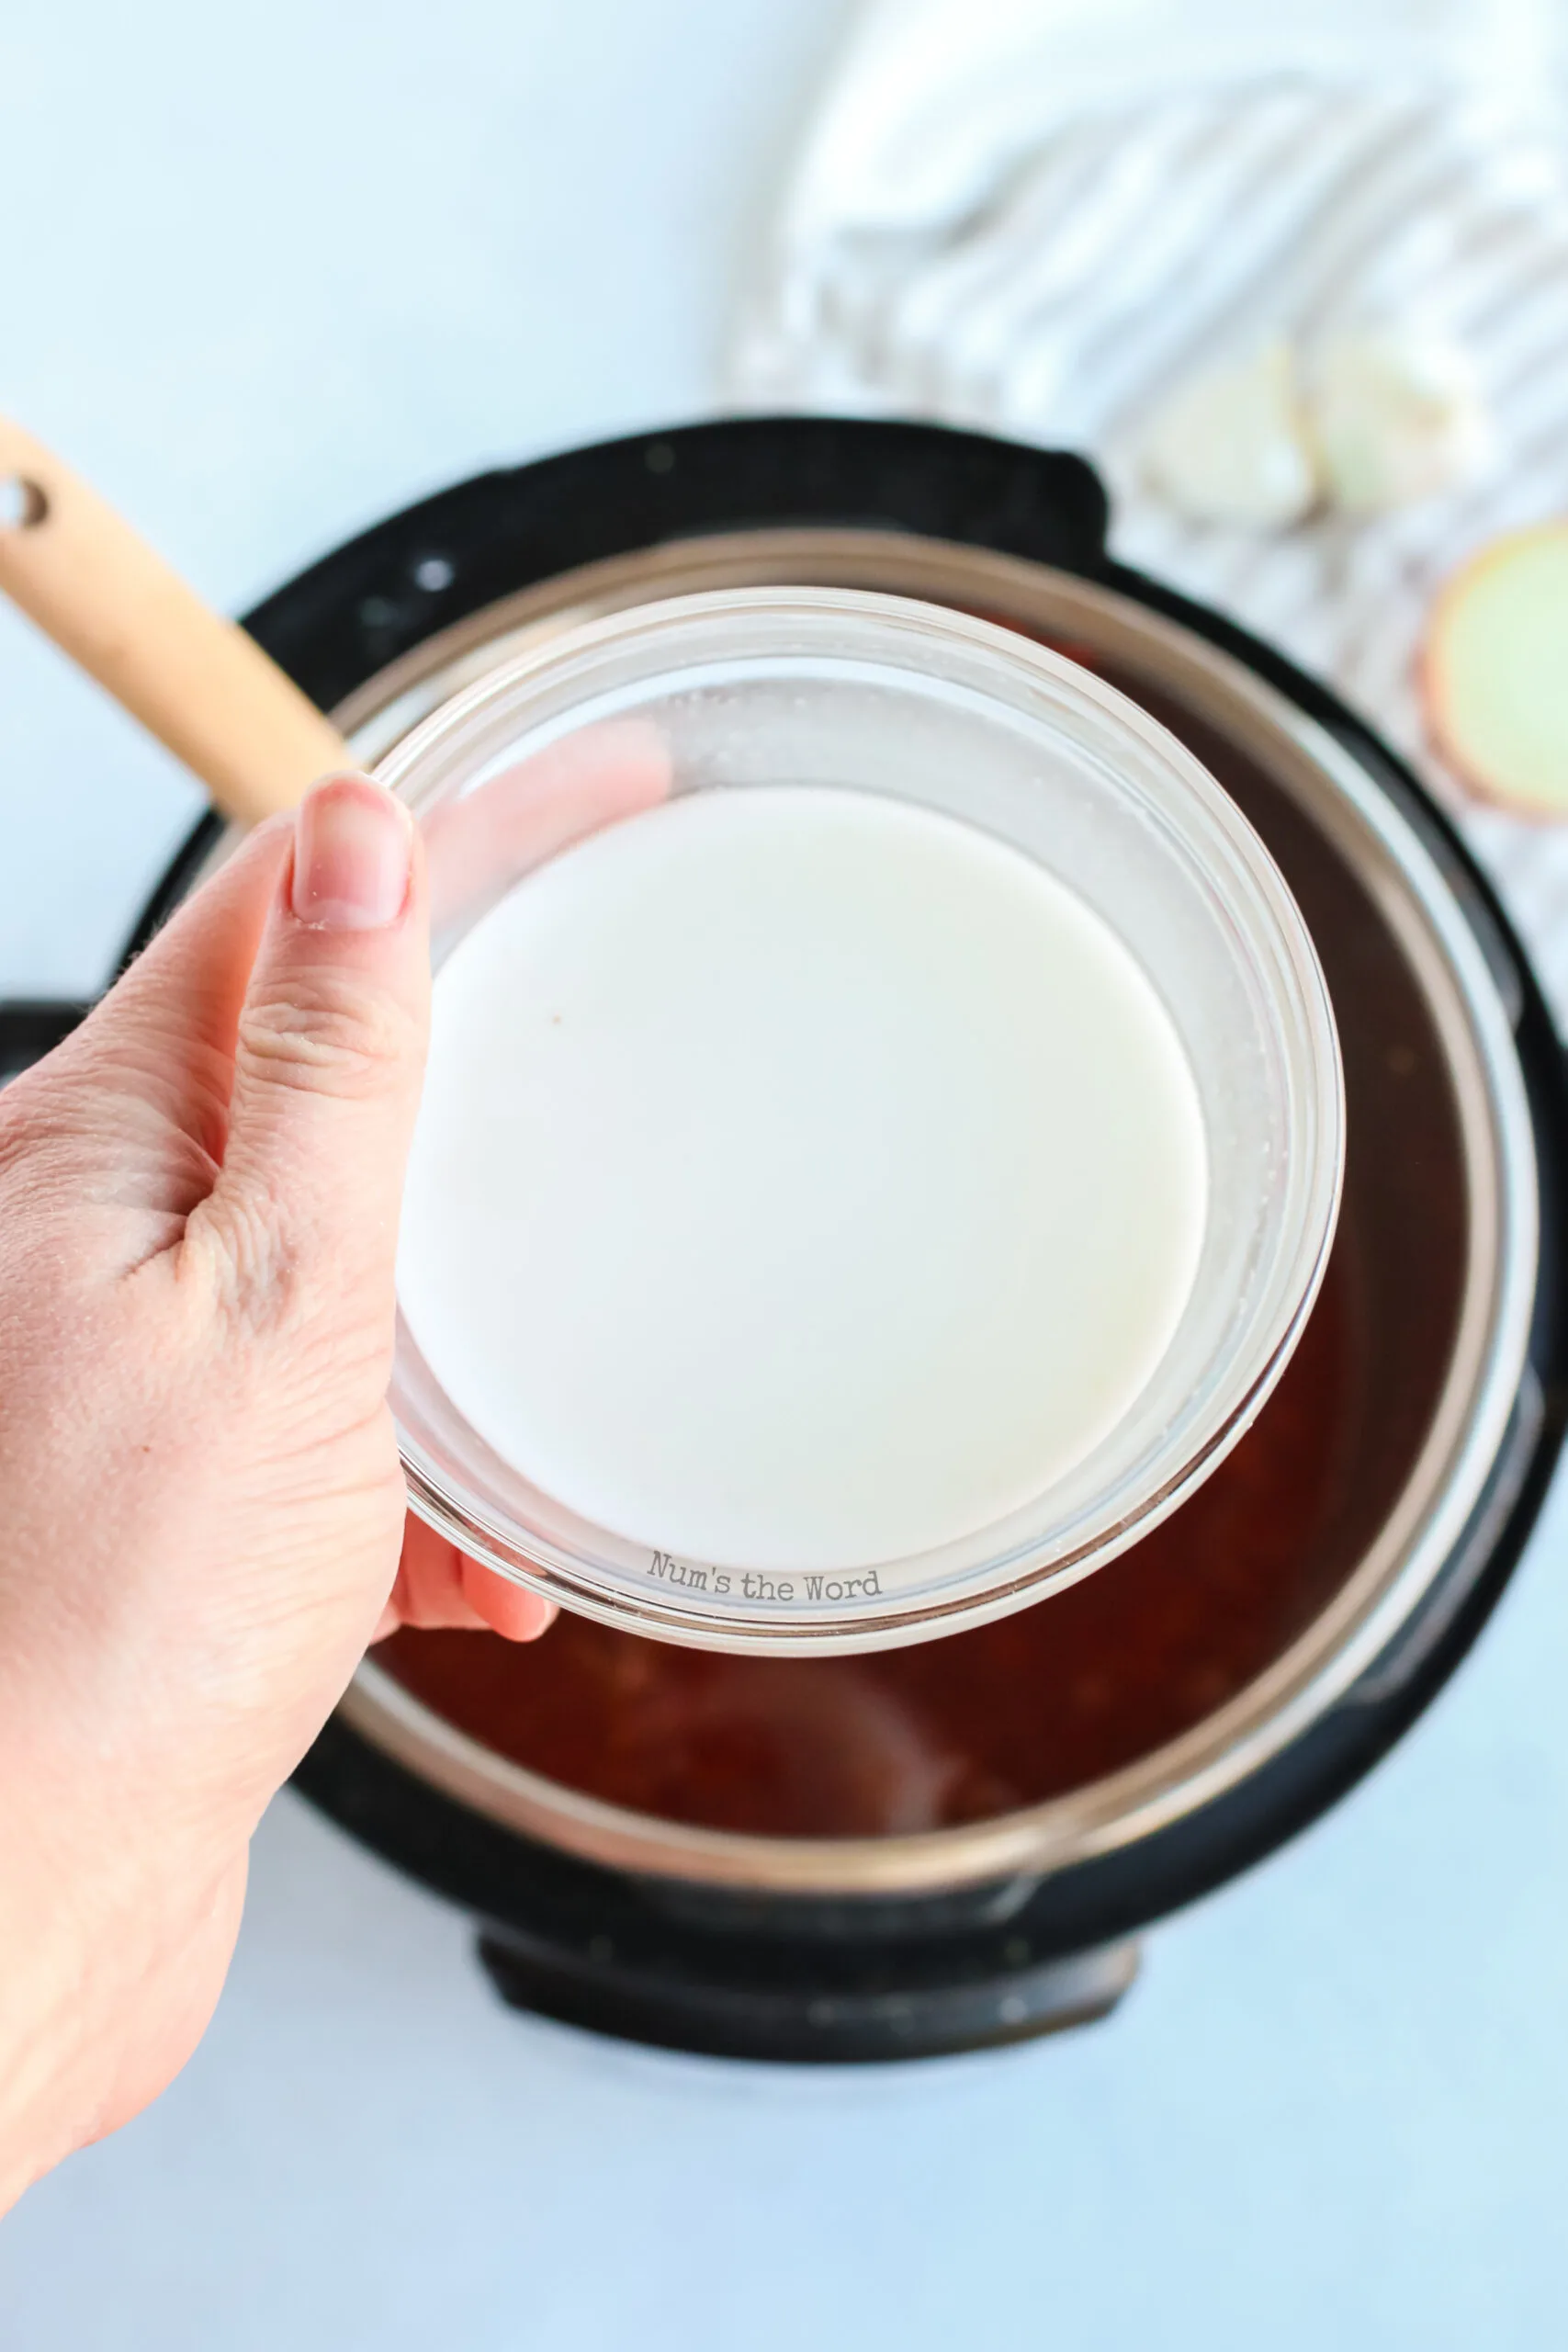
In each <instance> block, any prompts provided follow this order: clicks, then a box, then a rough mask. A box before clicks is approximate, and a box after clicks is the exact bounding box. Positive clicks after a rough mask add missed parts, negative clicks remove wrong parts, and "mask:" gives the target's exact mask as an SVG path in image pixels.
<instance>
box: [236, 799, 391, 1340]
mask: <svg viewBox="0 0 1568 2352" xmlns="http://www.w3.org/2000/svg"><path fill="white" fill-rule="evenodd" d="M429 998H430V960H429V948H428V942H427V927H426V915H425V888H424V866H423V855H422V853H421V847H420V841H419V835H418V832H417V831H416V829H415V827H414V824H413V822H412V819H411V818H410V816H409V814H408V812H407V810H406V809H403V807H402V806H401V804H400V802H398V801H397V800H394V799H393V798H392V797H391V795H390V794H389V793H388V792H385V791H384V790H383V789H382V788H381V786H379V785H377V784H372V783H371V782H370V780H369V778H368V777H366V776H355V775H344V776H334V777H333V778H331V779H329V780H328V781H327V782H326V783H324V784H319V785H317V786H315V787H314V788H313V790H312V791H311V792H310V794H309V796H308V797H307V798H306V799H305V801H304V802H303V803H302V804H301V806H300V809H299V812H298V815H297V817H296V819H295V831H294V844H293V855H292V857H291V858H288V859H286V860H285V861H284V863H283V866H282V870H281V873H280V876H279V879H278V883H277V887H276V892H275V895H274V898H273V902H272V905H271V908H270V910H269V912H268V915H267V919H266V922H265V926H264V928H263V931H262V935H261V941H260V944H259V946H258V948H257V951H256V956H255V961H254V966H253V967H252V971H251V977H250V983H249V986H248V988H247V989H246V991H245V997H244V1001H243V1006H242V1009H241V1012H240V1016H239V1023H238V1029H237V1033H236V1037H235V1048H234V1078H233V1091H232V1094H231V1101H230V1108H229V1129H228V1136H227V1139H226V1143H225V1147H224V1152H223V1164H222V1168H221V1170H220V1174H219V1177H218V1181H217V1182H216V1184H215V1185H214V1187H213V1191H212V1194H211V1198H210V1201H209V1203H208V1204H206V1215H205V1218H204V1220H203V1221H204V1222H205V1223H207V1224H208V1225H209V1228H210V1232H211V1234H212V1236H214V1237H215V1238H218V1239H219V1240H220V1242H221V1243H222V1244H223V1246H224V1247H225V1250H226V1253H227V1254H228V1255H229V1257H230V1259H231V1272H232V1274H233V1276H234V1277H235V1279H236V1281H237V1283H238V1285H239V1287H240V1289H241V1291H242V1293H243V1294H247V1295H249V1296H250V1299H251V1302H252V1303H253V1304H254V1305H257V1306H263V1305H266V1304H270V1305H272V1306H279V1305H283V1304H285V1303H286V1301H285V1300H284V1299H279V1298H273V1297H271V1296H270V1294H272V1293H274V1292H276V1291H279V1290H281V1291H282V1292H283V1293H285V1294H290V1295H291V1294H292V1293H293V1291H294V1289H295V1286H296V1283H297V1282H299V1283H309V1284H310V1285H311V1286H312V1288H313V1289H314V1288H317V1287H325V1288H327V1289H328V1290H330V1292H331V1293H332V1294H333V1295H337V1296H339V1297H341V1296H342V1295H344V1293H345V1292H348V1293H350V1294H352V1293H353V1292H355V1290H357V1289H358V1288H359V1286H360V1285H361V1284H363V1283H369V1284H370V1286H371V1288H370V1293H369V1295H371V1296H375V1295H377V1294H378V1292H379V1291H380V1290H381V1289H382V1288H383V1287H385V1289H386V1290H387V1293H388V1297H389V1295H390V1283H391V1276H392V1267H393V1262H394V1255H395V1250H396V1242H397V1227H398V1210H399V1204H400V1197H401V1191H402V1181H403V1165H404V1161H405V1159H406V1157H407V1153H408V1146H409V1138H410V1136H411V1134H412V1128H413V1120H414V1114H415V1111H416V1109H417V1107H418V1102H419V1089H420V1081H421V1078H422V1076H423V1068H424V1049H425V1036H426V1030H427V1026H428V1016H429ZM327 1277H330V1282H328V1281H326V1280H325V1278H327Z"/></svg>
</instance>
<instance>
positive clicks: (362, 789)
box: [291, 775, 413, 931]
mask: <svg viewBox="0 0 1568 2352" xmlns="http://www.w3.org/2000/svg"><path fill="white" fill-rule="evenodd" d="M412 849H413V827H412V821H411V820H410V818H409V815H408V811H407V810H406V809H404V808H403V806H402V804H401V802H400V801H397V800H394V799H393V797H392V796H391V794H390V793H389V792H386V791H383V789H382V787H381V786H379V785H378V784H372V783H371V781H370V779H369V777H368V776H363V775H339V776H333V777H332V778H331V779H330V781H329V782H327V783H326V784H318V785H315V786H312V788H311V790H310V793H309V794H308V795H307V797H306V798H305V800H304V802H303V803H302V805H301V807H300V809H299V816H298V817H297V818H296V819H295V832H294V884H293V890H292V894H291V904H292V906H293V909H294V912H295V914H296V916H297V917H298V918H299V921H300V922H306V923H309V924H310V927H311V928H312V930H316V931H379V930H380V929H381V928H382V926H383V925H384V924H386V923H389V922H396V920H397V918H398V916H399V915H400V914H401V912H402V910H403V906H404V902H405V901H406V899H407V898H408V894H409V863H410V857H411V854H412Z"/></svg>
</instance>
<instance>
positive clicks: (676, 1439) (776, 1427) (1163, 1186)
mask: <svg viewBox="0 0 1568 2352" xmlns="http://www.w3.org/2000/svg"><path fill="white" fill-rule="evenodd" d="M1205 1198H1206V1173H1205V1151H1204V1141H1203V1129H1202V1119H1201V1111H1200V1106H1199V1100H1198V1094H1197V1089H1196V1086H1195V1084H1194V1080H1193V1078H1192V1074H1191V1071H1190V1068H1189V1065H1188V1062H1187V1059H1186V1057H1185V1055H1184V1053H1183V1051H1182V1048H1181V1046H1180V1043H1179V1038H1178V1036H1177V1033H1176V1030H1175V1027H1174V1025H1173V1024H1172V1022H1171V1020H1170V1018H1169V1016H1168V1013H1167V1012H1166V1011H1165V1008H1164V1006H1163V1005H1162V1003H1161V1002H1160V1001H1159V998H1158V997H1157V995H1156V992H1155V990H1154V989H1153V988H1152V986H1151V985H1150V983H1149V981H1148V980H1147V978H1145V975H1144V973H1143V971H1142V969H1141V967H1139V965H1138V964H1137V963H1136V962H1135V960H1134V957H1133V956H1131V955H1130V954H1129V953H1128V951H1127V949H1126V948H1125V947H1123V946H1122V944H1121V943H1120V942H1119V941H1118V940H1117V939H1116V937H1115V936H1114V935H1113V933H1111V931H1110V929H1109V928H1108V927H1107V926H1106V925H1105V924H1104V923H1103V922H1101V921H1100V918H1099V917H1098V916H1097V915H1095V914H1093V913H1092V912H1091V911H1090V910H1089V909H1088V908H1087V907H1085V906H1084V904H1083V903H1082V901H1081V900H1080V899H1077V897H1076V896H1075V895H1074V894H1072V893H1071V892H1070V891H1068V890H1067V889H1066V888H1064V887H1063V886H1062V885H1061V884H1059V883H1057V882H1056V881H1055V880H1054V879H1053V878H1052V877H1051V876H1049V875H1048V874H1046V873H1044V872H1043V870H1042V869H1041V868H1040V867H1038V866H1037V865H1034V864H1033V863H1032V861H1031V860H1030V859H1028V858H1026V857H1025V856H1023V855H1022V854H1021V853H1019V852H1018V851H1016V850H1014V849H1012V848H1010V847H1009V846H1007V845H1006V844H1004V843H1002V842H998V841H996V840H994V839H992V838H991V837H990V836H988V835H987V834H985V833H982V832H980V831H977V830H976V829H974V828H972V827H970V826H968V825H965V824H963V823H961V822H959V821H957V820H954V819H952V818H949V817H946V816H942V815H938V814H936V813H934V812H932V811H930V810H926V809H919V808H915V807H913V806H911V805H909V804H908V803H905V802H901V801H894V800H888V799H884V798H882V797H877V796H874V795H870V794H863V793H855V792H850V791H836V790H830V789H827V788H823V787H819V786H800V787H792V786H765V787H755V788H751V787H749V788H746V789H743V790H742V789H738V790H731V791H723V790H715V791H705V792H702V793H698V794H694V795H693V796H691V797H685V798H681V799H677V800H675V801H673V802H671V803H670V804H668V805H667V806H665V807H662V808H660V809H654V810H652V811H650V812H649V813H647V814H645V815H642V816H638V817H636V818H633V819H631V820H628V821H626V822H625V823H623V824H620V825H617V826H615V827H614V828H612V829H611V830H609V831H605V832H602V833H600V834H597V835H595V836H594V837H593V838H592V839H591V840H589V841H587V842H581V843H580V844H579V845H578V846H576V847H574V848H572V849H570V850H569V851H567V852H566V853H565V854H562V855H561V856H559V857H558V858H557V859H556V860H555V861H554V862H553V863H552V864H550V865H546V866H544V867H542V868H541V869H540V870H539V871H538V872H536V873H535V874H533V875H531V876H528V877H527V878H526V879H525V880H524V881H523V882H522V883H520V884H519V885H518V886H517V887H516V888H513V891H512V892H511V893H510V895H509V896H508V897H507V898H506V899H503V900H502V902H501V904H500V905H499V906H497V907H496V908H494V909H493V910H491V912H490V913H489V914H487V915H486V916H485V917H484V918H483V919H482V920H481V921H480V922H479V923H478V924H477V925H476V926H475V928H474V930H473V931H472V932H470V933H468V936H467V937H466V938H465V939H463V940H462V941H461V942H460V944H458V946H457V948H456V950H455V951H454V953H453V954H452V956H450V958H449V959H448V961H447V962H446V965H445V966H444V967H443V968H442V970H441V973H440V975H439V978H438V979H437V983H436V989H435V1001H434V1034H433V1039H432V1046H431V1058H430V1069H429V1077H428V1080H427V1085H426V1091H425V1098H424V1103H423V1111H422V1113H421V1116H420V1122H419V1127H418V1132H417V1135H416V1137H415V1141H414V1148H413V1154H412V1163H411V1168H410V1174H409V1183H408V1192H407V1197H406V1203H405V1208H404V1214H403V1225H402V1236H401V1243H400V1258H399V1294H400V1306H401V1307H402V1310H403V1313H404V1316H405V1317H406V1320H407V1322H408V1325H409V1328H410V1330H411V1332H412V1337H413V1339H414V1340H415V1342H416V1343H417V1345H418V1347H419V1348H420V1350H421V1351H422V1352H423V1356H424V1359H425V1362H426V1364H427V1366H428V1367H429V1369H430V1371H431V1373H432V1374H434V1377H435V1379H436V1380H437V1381H438V1382H439V1383H440V1385H442V1386H443V1387H444V1388H445V1390H446V1394H447V1396H448V1397H449V1398H450V1400H451V1402H452V1403H453V1404H454V1405H455V1406H456V1407H457V1409H458V1411H459V1412H461V1413H462V1414H463V1415H464V1416H465V1417H466V1418H467V1419H468V1421H469V1422H470V1423H471V1425H472V1427H473V1428H474V1429H475V1430H477V1431H478V1432H479V1435H480V1436H481V1437H482V1438H483V1439H485V1441H486V1442H488V1443H489V1444H490V1445H491V1447H493V1448H494V1450H495V1451H496V1452H497V1453H500V1454H501V1455H502V1457H503V1458H504V1459H505V1460H506V1461H508V1462H509V1463H511V1464H513V1467H514V1468H515V1469H517V1470H519V1471H520V1472H522V1473H523V1474H524V1475H525V1476H527V1477H528V1478H530V1479H532V1480H533V1481H535V1482H536V1484H537V1485H538V1486H539V1487H543V1488H544V1489H545V1490H546V1491H547V1493H549V1494H551V1495H553V1496H554V1497H555V1498H556V1499H557V1500H558V1502H560V1503H563V1504H565V1505H566V1506H567V1507H568V1508H570V1509H571V1510H575V1511H578V1512H580V1513H581V1514H582V1515H583V1516H584V1517H586V1518H587V1519H589V1520H591V1521H595V1522H596V1523H598V1524H599V1525H601V1526H603V1527H605V1528H607V1529H609V1530H611V1531H613V1532H615V1533H618V1534H620V1535H623V1536H625V1537H627V1538H629V1539H630V1540H632V1541H634V1542H637V1543H639V1544H647V1545H648V1546H649V1547H650V1549H657V1550H662V1551H665V1552H668V1553H671V1554H674V1555H677V1556H681V1557H684V1558H689V1559H697V1560H706V1561H716V1562H718V1563H721V1564H725V1565H728V1566H732V1567H736V1568H741V1569H750V1570H754V1571H758V1572H761V1573H766V1572H770V1571H776V1570H779V1569H789V1568H795V1569H802V1570H812V1569H818V1570H834V1569H839V1570H849V1571H853V1570H856V1569H864V1568H868V1567H871V1566H875V1565H877V1564H879V1563H882V1562H886V1561H889V1560H892V1559H895V1558H898V1557H902V1556H906V1555H909V1554H912V1553H918V1552H923V1551H926V1550H929V1549H931V1548H933V1547H934V1546H936V1545H938V1544H942V1543H945V1542H948V1541H951V1540H953V1539H955V1538H958V1537H961V1536H964V1535H967V1534H970V1533H972V1532H975V1531H976V1530H977V1529H979V1528H981V1527H983V1526H986V1525H987V1524H989V1523H990V1522H991V1521H994V1520H996V1519H998V1518H999V1517H1001V1516H1002V1515H1003V1514H1005V1513H1007V1512H1009V1511H1010V1510H1015V1509H1018V1508H1020V1507H1021V1506H1022V1505H1024V1504H1025V1503H1027V1502H1028V1501H1029V1500H1030V1499H1031V1498H1032V1497H1034V1496H1035V1495H1037V1494H1039V1493H1040V1492H1041V1491H1042V1490H1043V1488H1044V1487H1048V1486H1049V1485H1050V1484H1051V1483H1052V1482H1053V1481H1054V1480H1055V1478H1057V1477H1058V1476H1061V1475H1062V1474H1063V1473H1065V1472H1066V1470H1068V1469H1069V1468H1071V1467H1072V1466H1073V1465H1074V1464H1077V1463H1078V1462H1080V1461H1081V1460H1082V1459H1083V1458H1084V1456H1085V1455H1086V1454H1087V1453H1089V1451H1090V1450H1091V1449H1092V1448H1093V1446H1094V1445H1095V1444H1096V1443H1097V1442H1099V1441H1100V1439H1101V1438H1103V1437H1104V1436H1105V1435H1106V1434H1107V1432H1108V1431H1109V1430H1111V1428H1112V1427H1113V1426H1114V1425H1115V1423H1116V1422H1117V1421H1118V1419H1120V1418H1121V1417H1122V1414H1123V1413H1124V1412H1125V1411H1126V1409H1127V1408H1128V1407H1129V1406H1130V1405H1131V1404H1132V1402H1133V1400H1134V1397H1136V1396H1137V1394H1138V1392H1139V1391H1140V1389H1141V1388H1142V1387H1143V1386H1144V1385H1145V1381H1146V1380H1147V1379H1148V1377H1149V1375H1150V1374H1151V1373H1152V1372H1153V1370H1154V1368H1155V1365H1156V1363H1157V1362H1158V1360H1159V1358H1160V1356H1161V1354H1162V1353H1163V1351H1164V1350H1165V1348H1166V1347H1167V1345H1168V1341H1169V1340H1170V1338H1171V1335H1172V1333H1173V1332H1174V1330H1175V1329H1176V1326H1177V1323H1178V1320H1179V1317H1180V1314H1181V1311H1182V1308H1183V1306H1184V1305H1185V1303H1186V1301H1187V1298H1188V1295H1189V1293H1190V1289H1191V1285H1192V1281H1193V1276H1194V1272H1195V1270H1196V1266H1197V1261H1198V1255H1199V1249H1200V1244H1201V1238H1202V1231H1203V1222H1204V1213H1205Z"/></svg>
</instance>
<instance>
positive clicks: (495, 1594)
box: [458, 1553, 560, 1642]
mask: <svg viewBox="0 0 1568 2352" xmlns="http://www.w3.org/2000/svg"><path fill="white" fill-rule="evenodd" d="M458 1559H459V1563H460V1566H461V1572H462V1578H463V1594H464V1598H465V1599H466V1600H468V1604H469V1606H470V1607H471V1608H473V1609H475V1610H477V1611H478V1612H479V1615H480V1617H482V1618H483V1620H484V1622H485V1623H486V1624H487V1625H488V1626H489V1627H490V1629H491V1632H492V1633H495V1634H502V1635H503V1636H504V1638H505V1639H506V1640H507V1641H509V1642H536V1641H537V1640H538V1638H539V1635H540V1634H543V1633H547V1632H548V1630H549V1628H550V1627H551V1626H552V1625H553V1624H554V1623H555V1622H556V1619H557V1617H558V1615H559V1613H560V1612H559V1611H558V1609H557V1607H556V1604H555V1602H554V1601H553V1600H546V1599H545V1596H544V1594H543V1593H542V1592H530V1590H529V1589H528V1587H527V1586H526V1585H525V1584H513V1581H512V1579H511V1577H502V1576H497V1575H496V1573H495V1571H494V1569H493V1568H487V1567H484V1566H481V1565H480V1563H479V1561H478V1560H470V1559H469V1558H468V1556H467V1555H466V1554H462V1553H460V1554H459V1555H458Z"/></svg>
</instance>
